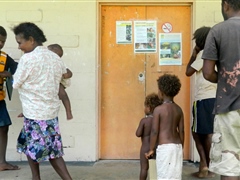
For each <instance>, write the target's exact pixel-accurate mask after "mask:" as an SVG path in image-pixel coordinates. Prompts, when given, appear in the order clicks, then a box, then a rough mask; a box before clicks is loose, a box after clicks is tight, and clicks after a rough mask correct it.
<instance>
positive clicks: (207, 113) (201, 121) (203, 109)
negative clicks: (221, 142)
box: [192, 98, 215, 134]
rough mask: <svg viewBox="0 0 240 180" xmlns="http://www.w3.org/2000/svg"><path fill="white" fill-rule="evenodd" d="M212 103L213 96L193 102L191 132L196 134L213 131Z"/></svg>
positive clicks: (213, 100)
mask: <svg viewBox="0 0 240 180" xmlns="http://www.w3.org/2000/svg"><path fill="white" fill-rule="evenodd" d="M214 103H215V98H210V99H204V100H199V101H195V102H194V103H193V108H192V113H193V124H192V132H195V133H198V134H212V133H213V122H214V114H213V108H214Z"/></svg>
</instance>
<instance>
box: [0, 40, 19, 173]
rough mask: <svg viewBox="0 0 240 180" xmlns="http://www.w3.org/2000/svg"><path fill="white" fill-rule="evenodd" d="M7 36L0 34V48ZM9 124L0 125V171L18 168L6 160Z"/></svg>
mask: <svg viewBox="0 0 240 180" xmlns="http://www.w3.org/2000/svg"><path fill="white" fill-rule="evenodd" d="M6 39H7V37H6V36H2V35H0V50H1V49H2V48H3V47H4V45H5V42H6ZM11 76H12V75H11V73H10V72H8V71H3V72H0V77H1V78H6V77H11ZM8 130H9V126H3V127H0V144H1V145H0V171H4V170H18V169H20V168H19V167H18V166H14V165H12V164H9V163H8V162H7V161H6V151H7V141H8Z"/></svg>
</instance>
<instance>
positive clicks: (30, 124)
mask: <svg viewBox="0 0 240 180" xmlns="http://www.w3.org/2000/svg"><path fill="white" fill-rule="evenodd" d="M13 32H14V34H15V38H16V41H17V43H18V44H19V49H21V50H22V51H23V52H24V55H23V56H22V57H21V58H20V60H19V65H18V68H17V70H16V73H15V74H14V82H13V88H15V89H18V91H19V95H20V100H21V103H22V109H23V116H24V125H23V128H22V130H21V132H20V134H19V137H18V143H17V151H18V152H19V153H22V152H23V153H24V154H26V156H27V159H28V163H29V165H30V168H31V171H32V179H34V180H37V179H41V178H40V171H39V162H41V161H44V160H49V161H50V163H51V165H52V166H53V168H54V169H55V171H56V172H57V173H58V174H59V176H60V177H61V178H62V179H64V180H70V179H72V178H71V176H70V174H69V172H68V170H67V167H66V164H65V161H64V160H63V158H62V156H63V155H64V153H63V145H62V139H61V133H60V130H59V123H58V112H59V108H60V100H59V96H58V91H59V84H60V81H61V79H62V75H63V74H64V73H66V67H65V66H64V63H63V62H62V61H61V60H60V58H59V56H58V55H56V54H55V53H53V52H52V51H50V50H48V49H47V47H44V46H43V43H44V42H45V41H46V37H45V35H44V33H43V31H42V30H41V29H40V28H39V27H38V26H36V25H35V24H34V23H30V22H24V23H20V24H19V25H17V26H15V27H14V28H13Z"/></svg>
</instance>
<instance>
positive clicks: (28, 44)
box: [15, 34, 72, 180]
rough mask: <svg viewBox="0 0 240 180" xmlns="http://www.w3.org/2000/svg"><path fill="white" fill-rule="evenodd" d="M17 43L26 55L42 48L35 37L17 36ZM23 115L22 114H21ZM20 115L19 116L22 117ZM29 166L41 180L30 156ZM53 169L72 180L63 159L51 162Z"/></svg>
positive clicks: (37, 167) (34, 175)
mask: <svg viewBox="0 0 240 180" xmlns="http://www.w3.org/2000/svg"><path fill="white" fill-rule="evenodd" d="M15 38H16V41H17V43H18V44H19V49H21V50H22V51H23V52H24V53H27V52H31V51H33V50H34V49H35V48H36V47H37V46H41V45H42V43H37V42H36V41H35V40H34V38H33V37H31V36H30V38H29V40H26V39H24V38H23V36H22V35H21V34H19V35H16V36H15ZM20 115H21V114H20ZM20 115H19V116H20ZM27 158H28V164H29V166H30V168H31V172H32V180H40V179H41V178H40V169H39V164H38V163H35V162H34V161H33V160H32V159H31V158H30V157H29V156H27ZM49 161H50V163H51V165H52V167H53V168H54V169H55V171H56V172H57V173H58V174H59V176H60V177H61V178H62V179H64V180H71V179H72V178H71V176H70V174H69V172H68V170H67V167H66V164H65V162H64V160H63V158H62V157H61V158H55V159H51V160H49Z"/></svg>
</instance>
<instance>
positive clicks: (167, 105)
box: [155, 102, 183, 145]
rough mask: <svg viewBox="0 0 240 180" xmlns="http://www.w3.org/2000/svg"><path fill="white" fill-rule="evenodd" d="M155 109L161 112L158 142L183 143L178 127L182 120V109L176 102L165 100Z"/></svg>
mask: <svg viewBox="0 0 240 180" xmlns="http://www.w3.org/2000/svg"><path fill="white" fill-rule="evenodd" d="M155 111H156V113H158V114H159V136H158V144H159V145H161V144H168V143H174V144H181V143H182V141H181V138H180V136H179V132H178V128H179V124H180V122H181V120H182V114H183V113H182V109H181V108H180V107H179V106H178V105H177V104H176V103H173V102H163V104H162V105H161V106H159V107H157V108H156V110H155Z"/></svg>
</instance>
